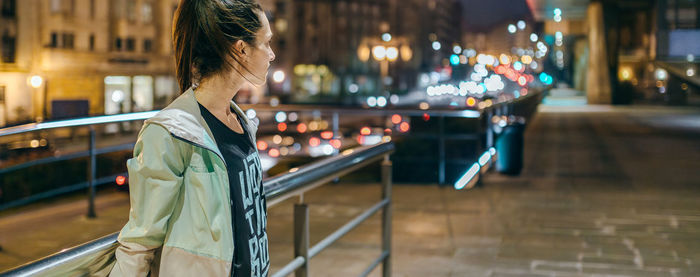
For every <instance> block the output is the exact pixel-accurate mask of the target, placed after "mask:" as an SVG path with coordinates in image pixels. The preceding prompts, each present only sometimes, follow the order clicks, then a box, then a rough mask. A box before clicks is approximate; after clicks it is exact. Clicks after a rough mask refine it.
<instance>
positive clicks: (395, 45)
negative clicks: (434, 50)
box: [353, 33, 413, 92]
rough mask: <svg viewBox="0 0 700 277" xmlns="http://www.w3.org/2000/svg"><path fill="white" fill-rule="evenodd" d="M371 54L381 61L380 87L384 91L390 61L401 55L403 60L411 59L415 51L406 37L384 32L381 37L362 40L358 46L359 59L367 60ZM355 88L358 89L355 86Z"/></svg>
mask: <svg viewBox="0 0 700 277" xmlns="http://www.w3.org/2000/svg"><path fill="white" fill-rule="evenodd" d="M370 56H371V57H372V58H374V60H375V61H377V62H379V69H380V82H379V83H380V84H379V87H380V88H381V90H382V91H384V80H385V79H386V77H387V76H388V75H389V63H390V62H394V61H396V60H398V59H399V57H401V60H402V61H405V62H407V61H410V60H411V58H412V57H413V51H412V50H411V47H410V46H409V41H408V40H407V39H406V38H405V37H393V36H392V35H391V34H389V33H384V34H382V35H381V37H366V38H363V39H362V41H361V42H360V45H359V46H358V48H357V57H358V59H359V60H360V61H363V62H366V61H368V60H369V59H370ZM353 90H354V91H355V92H356V91H357V89H356V88H355V87H353Z"/></svg>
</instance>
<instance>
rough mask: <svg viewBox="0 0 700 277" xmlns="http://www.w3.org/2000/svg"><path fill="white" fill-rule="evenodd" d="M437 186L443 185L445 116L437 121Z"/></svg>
mask: <svg viewBox="0 0 700 277" xmlns="http://www.w3.org/2000/svg"><path fill="white" fill-rule="evenodd" d="M438 128H439V131H438V132H439V133H438V155H439V157H438V185H444V184H445V167H446V164H445V163H446V162H445V116H440V118H439V119H438Z"/></svg>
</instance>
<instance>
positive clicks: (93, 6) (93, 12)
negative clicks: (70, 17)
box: [90, 0, 95, 19]
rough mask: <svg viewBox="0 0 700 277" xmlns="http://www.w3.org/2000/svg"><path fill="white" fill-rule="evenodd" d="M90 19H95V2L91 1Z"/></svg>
mask: <svg viewBox="0 0 700 277" xmlns="http://www.w3.org/2000/svg"><path fill="white" fill-rule="evenodd" d="M90 19H95V0H90Z"/></svg>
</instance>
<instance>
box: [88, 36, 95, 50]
mask: <svg viewBox="0 0 700 277" xmlns="http://www.w3.org/2000/svg"><path fill="white" fill-rule="evenodd" d="M89 44H90V46H89V47H90V51H94V50H95V35H92V34H91V35H90V42H89Z"/></svg>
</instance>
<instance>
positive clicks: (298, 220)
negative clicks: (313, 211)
mask: <svg viewBox="0 0 700 277" xmlns="http://www.w3.org/2000/svg"><path fill="white" fill-rule="evenodd" d="M299 256H301V257H304V265H302V266H301V267H300V268H299V269H297V270H296V271H295V272H294V276H296V277H307V276H309V206H308V205H306V204H304V203H298V204H294V257H299Z"/></svg>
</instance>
